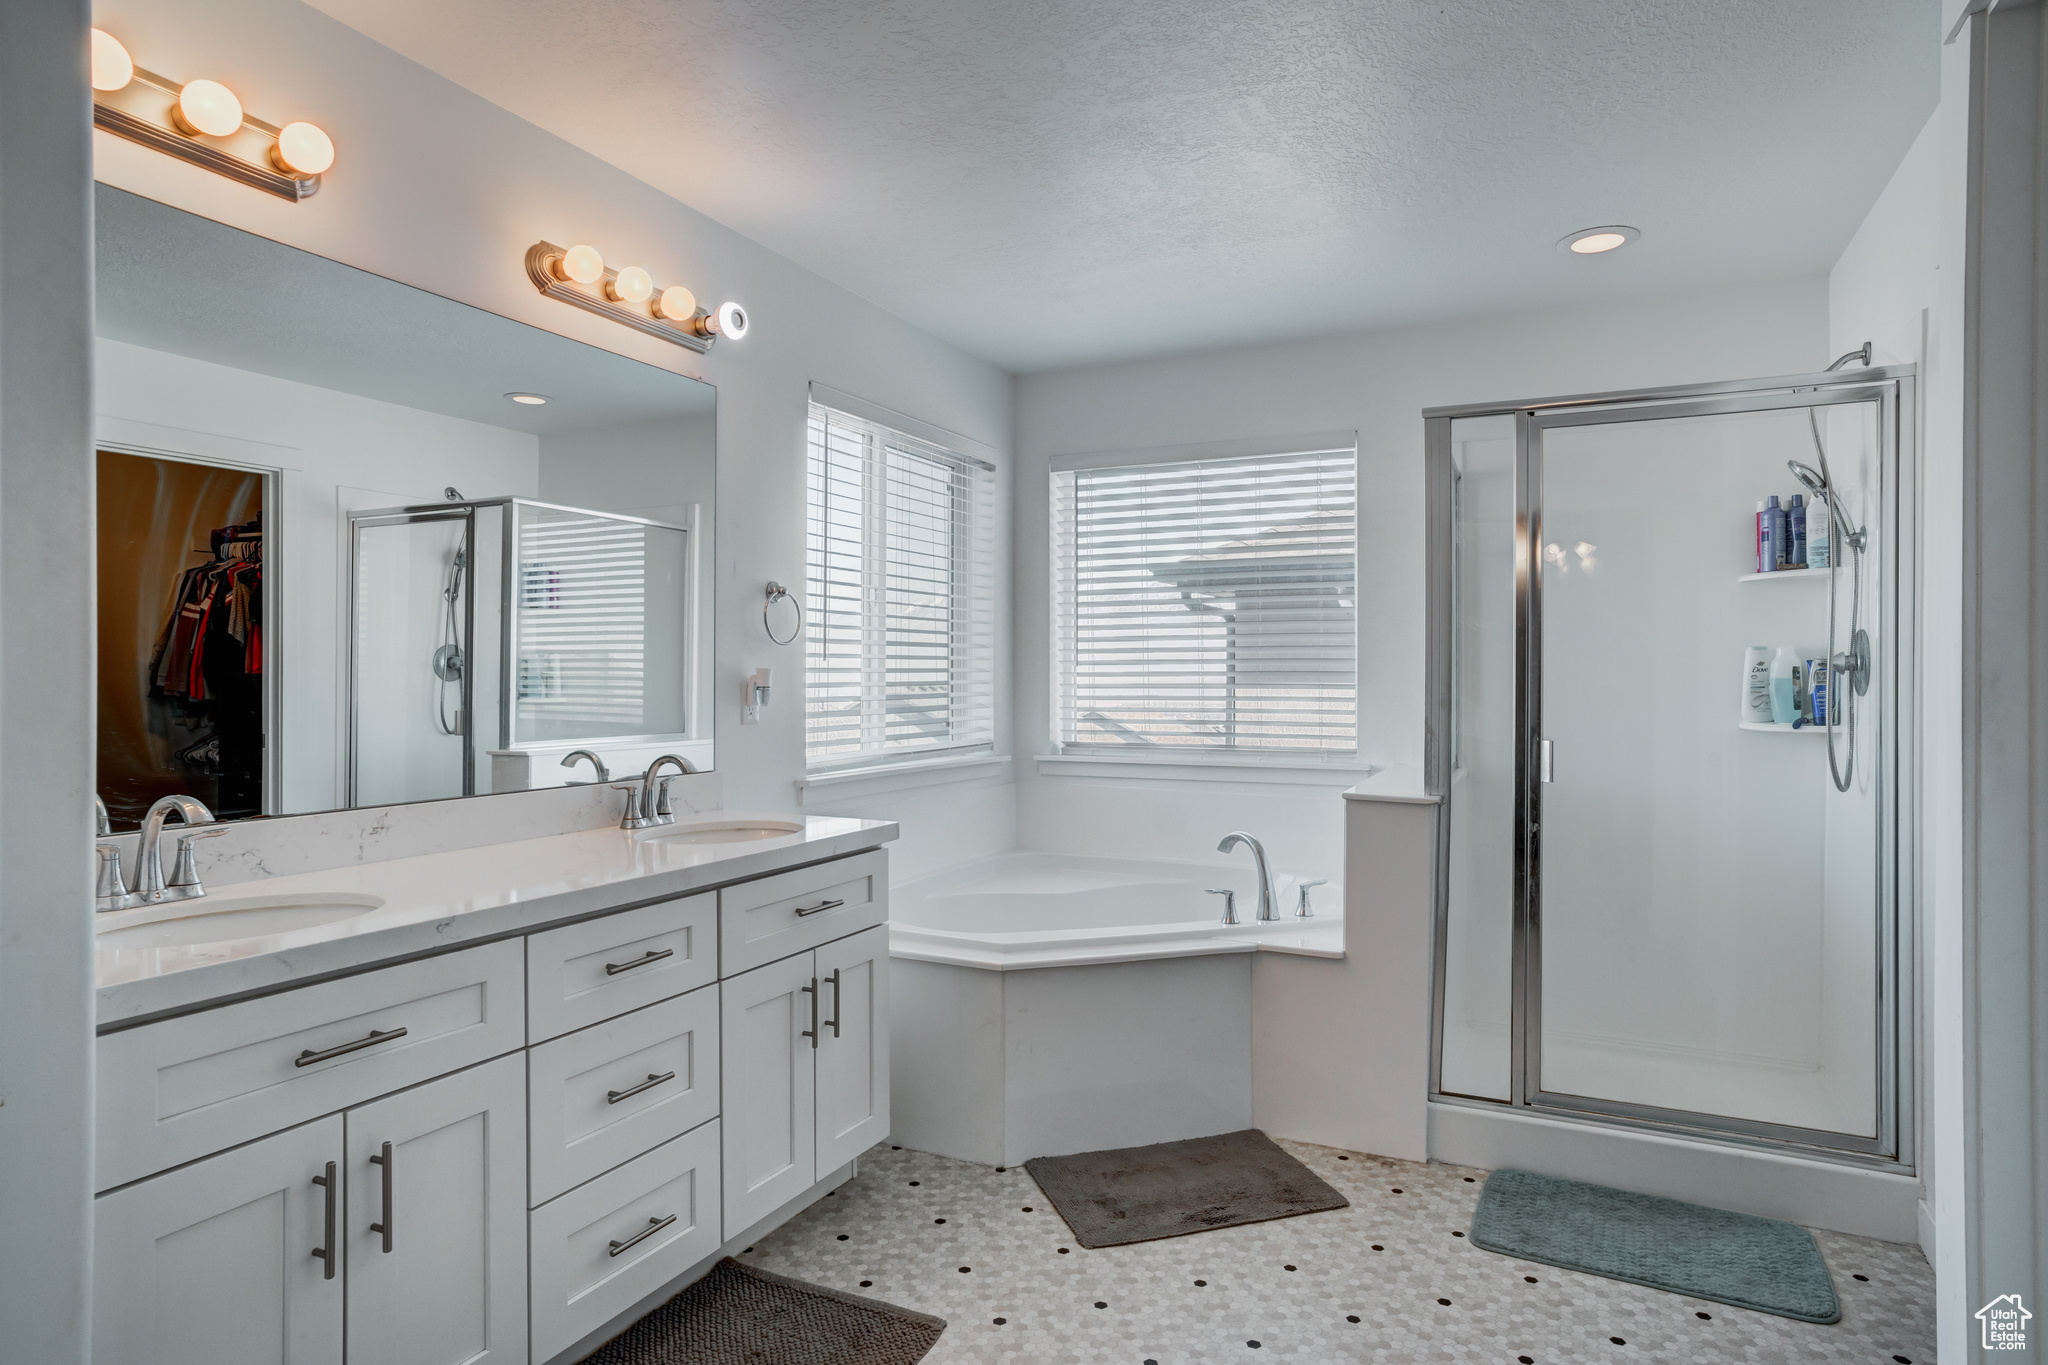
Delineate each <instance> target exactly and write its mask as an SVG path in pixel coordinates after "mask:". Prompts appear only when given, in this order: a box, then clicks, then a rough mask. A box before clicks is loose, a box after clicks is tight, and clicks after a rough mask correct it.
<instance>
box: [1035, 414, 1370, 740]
mask: <svg viewBox="0 0 2048 1365" xmlns="http://www.w3.org/2000/svg"><path fill="white" fill-rule="evenodd" d="M1357 489H1358V459H1357V452H1356V451H1355V450H1351V449H1346V450H1310V451H1299V452H1294V453H1290V454H1281V455H1260V456H1252V457H1232V458H1227V459H1226V458H1218V459H1201V460H1184V461H1179V462H1175V463H1155V464H1144V463H1117V464H1109V465H1106V466H1104V467H1100V468H1079V469H1070V470H1056V471H1055V472H1054V474H1053V476H1052V503H1053V551H1052V553H1053V574H1052V579H1053V619H1054V669H1055V677H1054V689H1055V705H1056V707H1057V716H1056V718H1055V719H1056V724H1057V726H1058V738H1059V748H1060V751H1061V752H1062V753H1070V754H1111V753H1114V754H1129V755H1145V756H1152V757H1173V756H1177V755H1186V756H1190V757H1193V756H1196V755H1200V754H1218V753H1230V754H1234V755H1242V756H1246V757H1251V758H1265V759H1269V760H1271V761H1274V762H1321V761H1331V762H1335V761H1349V760H1351V759H1353V758H1354V757H1355V756H1356V754H1357V751H1358V724H1357V701H1358V595H1357V586H1358V496H1357Z"/></svg>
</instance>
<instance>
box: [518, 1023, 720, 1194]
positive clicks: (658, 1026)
mask: <svg viewBox="0 0 2048 1365" xmlns="http://www.w3.org/2000/svg"><path fill="white" fill-rule="evenodd" d="M527 1065H528V1067H529V1071H528V1076H529V1084H528V1087H527V1094H528V1097H529V1103H530V1105H531V1117H530V1119H529V1129H528V1132H529V1136H530V1139H531V1140H530V1142H529V1143H528V1151H529V1152H531V1154H532V1163H533V1167H532V1169H533V1175H532V1197H531V1199H530V1200H529V1202H530V1203H532V1204H542V1203H545V1202H547V1201H548V1200H550V1199H552V1198H554V1197H555V1196H556V1195H558V1194H560V1193H561V1192H562V1191H564V1190H567V1189H571V1188H573V1187H574V1186H577V1185H580V1184H582V1183H583V1182H584V1181H586V1180H588V1179H590V1178H591V1177H592V1176H595V1175H599V1174H601V1173H603V1172H605V1171H608V1170H610V1169H611V1168H612V1167H614V1166H617V1165H619V1164H620V1163H621V1162H624V1161H626V1160H628V1159H630V1158H632V1157H636V1156H638V1155H640V1154H641V1153H642V1152H644V1151H646V1150H648V1149H649V1148H650V1147H656V1146H659V1145H660V1144H662V1143H664V1142H666V1141H668V1140H669V1139H670V1138H672V1137H675V1136H677V1135H678V1134H681V1133H686V1132H688V1131H689V1130H690V1129H692V1128H695V1127H696V1126H697V1125H698V1124H700V1123H702V1122H704V1121H705V1120H706V1119H709V1118H716V1117H717V1115H718V988H717V987H716V986H702V987H699V988H698V989H696V990H694V991H691V992H690V993H689V994H688V995H679V996H677V997H676V998H675V999H673V1000H664V1001H662V1002H661V1003H660V1004H658V1005H649V1006H648V1007H647V1008H646V1009H642V1010H635V1011H633V1013H631V1014H623V1015H620V1016H619V1017H618V1018H616V1019H609V1020H606V1021H605V1022H604V1023H602V1024H593V1025H591V1026H590V1027H589V1028H587V1029H583V1030H581V1031H580V1032H576V1033H571V1034H567V1035H565V1036H563V1037H560V1038H557V1039H555V1040H553V1041H552V1042H547V1043H543V1044H541V1045H540V1046H539V1047H536V1048H534V1049H533V1050H532V1051H531V1052H529V1053H528V1054H527Z"/></svg>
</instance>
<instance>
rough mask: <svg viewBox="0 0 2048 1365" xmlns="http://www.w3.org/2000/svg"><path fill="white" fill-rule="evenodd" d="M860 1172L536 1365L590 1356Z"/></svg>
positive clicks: (787, 1208) (772, 1218) (816, 1189)
mask: <svg viewBox="0 0 2048 1365" xmlns="http://www.w3.org/2000/svg"><path fill="white" fill-rule="evenodd" d="M859 1168H860V1158H859V1157H855V1158H854V1159H853V1160H852V1161H849V1162H848V1163H847V1164H846V1165H844V1166H841V1167H840V1168H839V1169H838V1170H836V1171H834V1172H832V1174H830V1175H828V1176H826V1177H825V1178H824V1179H823V1180H820V1181H819V1182H818V1183H817V1184H815V1185H813V1186H811V1187H810V1188H809V1189H808V1190H805V1191H804V1192H803V1193H802V1194H800V1195H798V1196H797V1197H796V1198H794V1199H792V1200H790V1201H789V1202H788V1203H787V1204H784V1205H783V1206H782V1207H781V1208H779V1209H777V1210H775V1212H773V1213H771V1214H769V1215H768V1216H767V1217H766V1218H763V1219H762V1220H761V1221H760V1222H758V1223H756V1224H754V1225H753V1226H752V1227H750V1228H748V1229H746V1230H745V1231H744V1232H742V1233H740V1235H739V1236H737V1237H732V1238H728V1239H727V1240H726V1243H725V1245H724V1246H722V1247H720V1248H719V1249H718V1250H716V1251H714V1252H712V1253H711V1254H710V1255H709V1256H706V1257H705V1258H704V1259H703V1260H701V1261H699V1262H697V1263H696V1264H695V1265H693V1266H691V1267H690V1268H689V1269H688V1270H686V1271H684V1272H683V1273H682V1274H680V1275H678V1276H676V1277H675V1278H674V1279H672V1280H670V1281H669V1282H668V1283H667V1284H665V1285H663V1286H662V1287H661V1288H659V1289H657V1290H655V1291H654V1292H653V1293H652V1294H649V1295H648V1296H647V1297H646V1298H644V1299H642V1300H640V1302H638V1303H636V1304H634V1305H633V1306H632V1307H631V1308H628V1309H627V1310H626V1311H625V1312H623V1313H620V1314H619V1315H618V1316H617V1317H614V1318H613V1319H612V1320H611V1321H610V1322H607V1323H606V1324H605V1325H604V1326H602V1327H600V1328H598V1329H597V1330H596V1331H595V1332H592V1333H590V1334H589V1335H587V1336H585V1337H584V1338H583V1339H582V1340H581V1341H578V1342H577V1343H576V1344H575V1345H573V1346H571V1347H569V1348H568V1349H567V1350H565V1351H561V1352H558V1353H556V1354H555V1355H553V1356H550V1357H549V1358H548V1359H547V1360H546V1361H543V1362H539V1365H574V1362H576V1361H579V1360H581V1359H583V1358H584V1357H585V1356H587V1355H590V1354H591V1353H592V1352H594V1351H596V1350H597V1348H598V1347H600V1346H602V1345H604V1344H605V1343H606V1342H607V1341H610V1340H611V1339H612V1338H613V1337H615V1336H617V1335H618V1334H619V1333H621V1332H623V1331H625V1330H626V1329H627V1328H628V1327H631V1326H632V1325H633V1324H634V1323H636V1322H638V1321H640V1319H642V1318H644V1317H646V1316H647V1315H648V1314H649V1313H652V1312H653V1311H654V1310H655V1309H657V1308H659V1307H661V1306H662V1305H663V1304H664V1303H667V1302H668V1301H669V1300H670V1299H672V1298H674V1297H675V1296H676V1295H678V1294H680V1293H682V1292H683V1291H684V1290H685V1289H688V1288H689V1287H690V1286H691V1285H693V1284H695V1283H697V1281H699V1280H701V1279H703V1278H704V1277H705V1276H706V1275H709V1274H710V1273H711V1267H713V1266H715V1265H717V1264H718V1263H719V1262H720V1261H722V1260H724V1259H725V1258H726V1257H728V1256H732V1255H736V1254H738V1253H739V1252H742V1251H745V1250H746V1249H747V1248H748V1247H750V1246H752V1245H753V1244H754V1243H755V1242H757V1241H759V1240H760V1239H761V1238H763V1237H766V1236H767V1235H768V1234H769V1233H771V1232H773V1231H775V1229H777V1228H779V1227H781V1226H782V1225H783V1224H784V1223H787V1222H788V1221H789V1220H790V1219H792V1218H794V1217H796V1216H797V1215H798V1214H800V1213H802V1212H803V1211H804V1210H805V1209H807V1208H809V1207H810V1206H811V1205H813V1204H815V1203H817V1202H818V1201H819V1200H820V1199H823V1198H824V1197H825V1196H826V1195H828V1194H830V1193H831V1192H832V1191H834V1190H836V1189H838V1188H839V1187H840V1186H841V1185H844V1184H845V1183H846V1182H847V1181H849V1180H851V1179H853V1176H854V1172H855V1171H857V1170H858V1169H859Z"/></svg>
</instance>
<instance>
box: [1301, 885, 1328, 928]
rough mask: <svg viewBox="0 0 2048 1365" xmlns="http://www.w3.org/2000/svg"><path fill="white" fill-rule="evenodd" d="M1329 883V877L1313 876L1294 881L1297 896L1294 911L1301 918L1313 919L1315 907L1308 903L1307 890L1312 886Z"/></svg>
mask: <svg viewBox="0 0 2048 1365" xmlns="http://www.w3.org/2000/svg"><path fill="white" fill-rule="evenodd" d="M1329 884H1330V879H1329V878H1328V877H1315V878H1311V879H1310V880H1308V881H1303V882H1296V883H1295V884H1294V889H1295V891H1296V892H1297V893H1298V897H1299V898H1298V899H1297V900H1296V902H1295V905H1294V913H1295V914H1297V915H1299V916H1300V917H1301V918H1303V919H1314V918H1315V914H1316V911H1315V907H1314V906H1312V905H1310V904H1309V903H1308V890H1309V888H1310V887H1312V886H1328V885H1329Z"/></svg>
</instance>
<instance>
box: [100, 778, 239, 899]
mask: <svg viewBox="0 0 2048 1365" xmlns="http://www.w3.org/2000/svg"><path fill="white" fill-rule="evenodd" d="M173 814H175V815H177V817H178V818H179V819H180V820H181V821H183V822H184V825H185V828H183V829H176V830H173V829H167V828H166V827H165V825H166V822H167V821H168V820H169V819H170V817H171V816H172V815H173ZM215 823H216V822H215V821H214V818H213V812H212V811H210V810H208V809H207V808H206V806H205V803H203V802H201V801H198V800H195V799H194V798H192V797H189V796H165V797H161V798H159V799H158V800H157V802H156V804H155V805H153V806H151V807H150V808H149V813H148V814H147V815H145V816H143V817H142V839H141V842H140V843H139V844H138V845H137V847H136V851H135V852H136V868H135V885H134V887H132V888H130V887H129V886H127V885H126V884H125V883H124V882H123V881H122V878H121V851H120V847H119V846H118V845H116V844H112V843H102V844H100V845H99V846H98V847H99V855H100V875H99V881H98V883H97V886H96V888H95V895H94V897H93V908H94V909H95V910H102V911H105V910H133V909H135V908H136V907H138V906H143V905H162V904H164V903H166V902H168V901H185V900H197V899H198V898H199V897H201V896H204V895H205V894H206V888H205V887H204V886H202V885H200V883H199V872H198V869H197V868H196V867H194V866H193V862H192V845H193V844H194V843H196V842H197V841H199V840H201V839H213V838H217V837H219V836H220V835H223V834H226V833H227V831H226V830H224V829H220V828H210V829H209V828H206V826H211V825H215ZM167 836H168V837H170V838H173V839H176V840H178V860H177V863H176V865H175V866H174V867H172V869H171V875H170V876H169V878H166V877H165V876H164V855H163V843H164V839H165V838H166V837H167Z"/></svg>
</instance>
